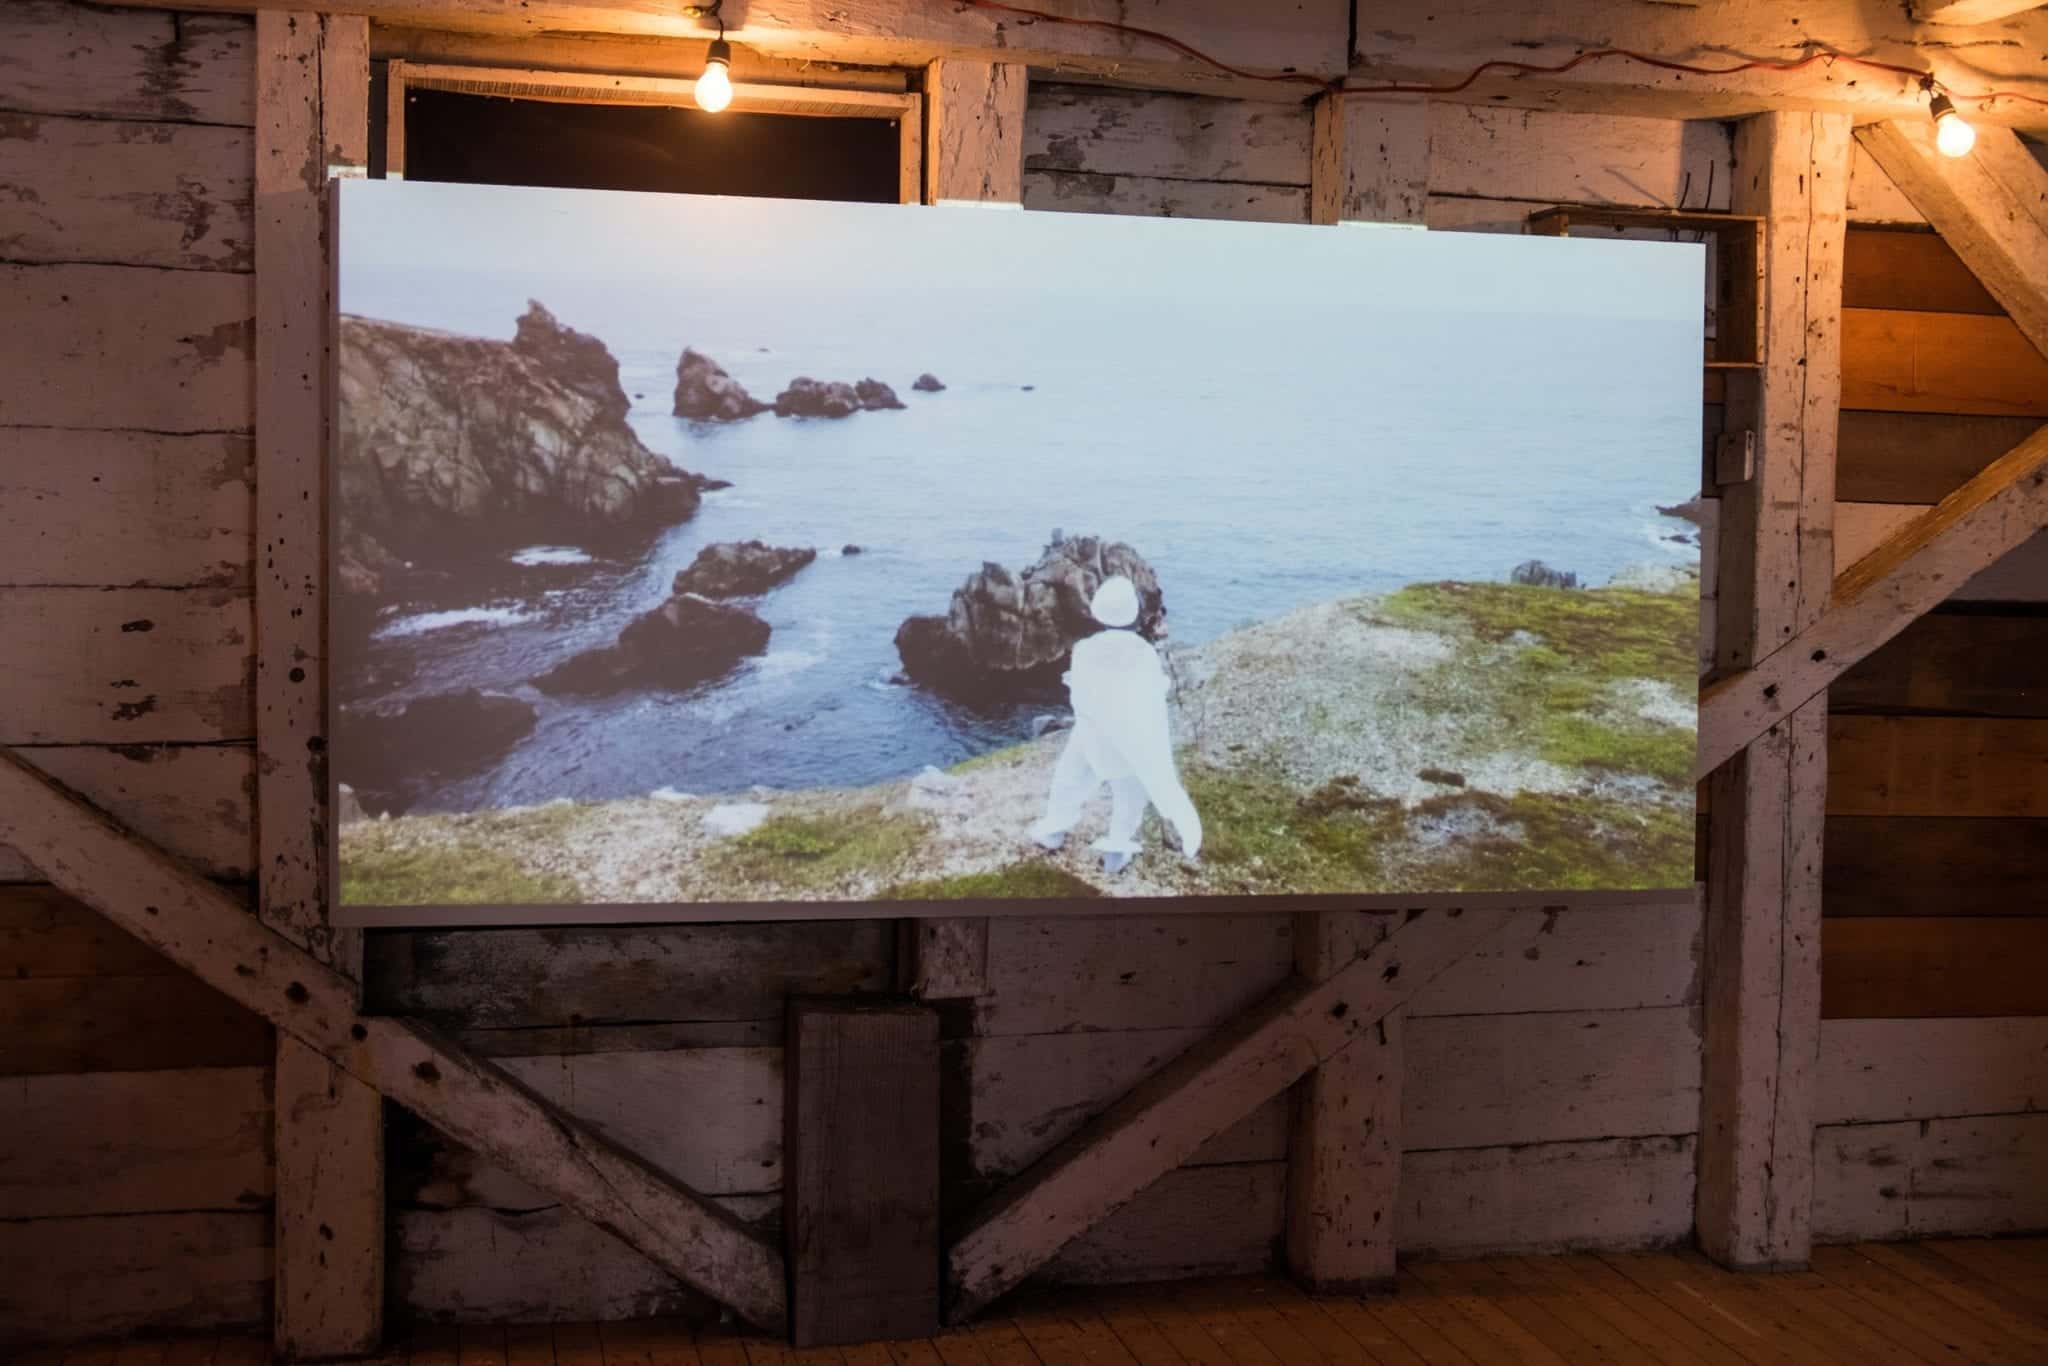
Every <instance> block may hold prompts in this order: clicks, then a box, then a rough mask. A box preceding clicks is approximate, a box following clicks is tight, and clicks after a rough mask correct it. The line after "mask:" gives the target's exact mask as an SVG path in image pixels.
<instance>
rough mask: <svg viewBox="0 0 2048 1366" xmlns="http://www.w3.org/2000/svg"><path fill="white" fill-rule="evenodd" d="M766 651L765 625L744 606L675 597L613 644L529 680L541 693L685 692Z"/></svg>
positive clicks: (631, 624) (630, 624) (637, 621)
mask: <svg viewBox="0 0 2048 1366" xmlns="http://www.w3.org/2000/svg"><path fill="white" fill-rule="evenodd" d="M767 649H768V623H767V622H765V621H763V620H761V618H759V617H757V616H755V615H754V614H753V613H752V612H749V611H748V610H747V609H746V608H744V607H731V606H728V605H726V604H724V603H718V602H710V601H708V600H706V599H704V598H700V597H697V596H695V595H694V594H688V593H678V594H677V595H675V596H674V597H672V598H670V599H669V600H668V601H667V602H665V603H663V604H662V605H661V606H659V607H657V608H655V609H654V610H653V611H652V612H648V613H645V614H644V615H642V616H639V617H635V618H634V619H633V620H632V621H631V622H628V623H627V625H626V629H625V630H623V631H621V632H619V639H618V643H617V644H614V645H601V646H599V647H598V648H596V649H594V650H585V651H584V652H583V653H582V654H579V655H572V656H571V657H569V658H568V659H566V660H564V661H563V662H562V663H560V664H557V665H556V666H555V667H554V668H552V669H550V670H548V671H547V672H546V673H544V674H542V675H541V676H540V677H539V678H536V679H534V680H533V686H535V687H536V688H539V689H540V690H541V691H542V692H544V693H610V692H619V691H621V690H622V689H625V688H688V687H693V686H695V685H696V684H699V683H702V682H705V681H706V680H708V679H713V678H716V677H718V676H719V675H720V674H722V673H724V672H725V671H726V670H728V669H730V668H732V666H733V665H735V664H737V663H739V662H740V661H741V660H742V659H745V658H747V657H748V656H750V655H758V654H764V653H766V652H767Z"/></svg>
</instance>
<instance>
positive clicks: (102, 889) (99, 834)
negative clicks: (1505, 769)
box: [0, 751, 787, 1334]
mask: <svg viewBox="0 0 2048 1366" xmlns="http://www.w3.org/2000/svg"><path fill="white" fill-rule="evenodd" d="M0 841H4V842H5V843H7V844H9V845H12V846H14V847H15V848H17V849H19V850H21V851H22V852H23V853H24V854H26V855H27V856H28V857H29V858H30V859H32V860H33V861H34V862H35V865H36V867H37V868H39V869H41V870H42V871H43V873H44V874H46V875H47V876H48V877H49V879H50V881H52V882H54V883H55V884H56V885H57V886H59V887H61V888H63V889H64V890H65V891H67V892H69V893H70V894H71V895H73V896H75V897H77V898H78V899H79V900H80V901H83V902H85V903H86V904H87V905H89V906H91V907H92V908H93V909H94V910H96V911H98V912H100V913H101V914H102V915H104V916H106V917H107V918H108V919H110V920H112V921H113V922H114V923H115V924H117V925H119V926H120V927H121V928H122V929H124V930H126V931H128V932H129V933H130V934H132V935H134V936H135V937H136V938H138V939H140V940H142V941H143V942H144V943H146V944H148V945H149V946H150V947H152V948H154V949H156V950H157V951H158V952H159V953H162V954H163V955H164V956H165V957H167V958H169V959H170V960H171V961H173V962H175V963H177V964H179V965H180V966H181V967H184V968H186V969H188V970H189V971H191V972H193V973H194V974H196V975H197V976H199V977H200V978H201V979H202V980H204V981H205V982H207V983H208V984H209V985H211V986H212V987H214V988H215V989H216V990H218V991H220V992H221V993H222V994H224V995H226V996H228V997H230V998H232V999H234V1000H236V1001H239V1002H240V1003H241V1004H243V1005H245V1006H247V1007H248V1008H249V1009H251V1010H254V1011H256V1012H257V1013H258V1014H260V1015H262V1016H264V1017H265V1018H266V1019H268V1020H269V1021H270V1022H271V1023H272V1024H274V1025H276V1026H277V1028H278V1029H280V1030H282V1031H284V1032H285V1033H287V1034H290V1035H291V1036H292V1037H293V1038H295V1039H297V1040H299V1041H300V1042H301V1043H304V1044H305V1045H306V1046H307V1047H308V1048H310V1049H311V1050H313V1051H314V1052H315V1053H317V1054H318V1055H319V1056H320V1057H322V1058H324V1059H325V1060H327V1061H328V1062H330V1063H333V1064H334V1065H335V1066H336V1067H338V1068H340V1069H341V1070H342V1071H344V1072H346V1073H348V1074H349V1075H350V1076H351V1077H353V1078H355V1079H356V1080H357V1081H359V1082H362V1083H363V1084H365V1085H367V1086H371V1087H374V1088H375V1089H376V1090H377V1091H379V1092H381V1093H383V1094H384V1095H386V1096H388V1097H390V1098H391V1099H393V1100H395V1101H397V1102H398V1103H399V1104H401V1105H404V1106H405V1107H406V1108H407V1109H410V1110H412V1111H414V1112H416V1113H417V1114H419V1115H420V1116H421V1117H422V1118H424V1119H426V1120H427V1121H428V1122H429V1123H432V1124H433V1125H435V1126H436V1127H437V1128H439V1129H441V1130H443V1131H444V1132H446V1133H447V1134H448V1135H449V1136H450V1137H452V1138H454V1139H456V1140H457V1141H459V1142H461V1143H464V1144H466V1145H468V1146H469V1147H471V1148H474V1149H476V1151H477V1152H478V1153H479V1154H480V1155H481V1156H482V1157H484V1158H486V1159H487V1160H489V1161H491V1162H493V1163H496V1164H498V1165H500V1166H502V1167H504V1168H506V1169H507V1170H509V1171H511V1172H512V1173H513V1174H514V1175H516V1176H518V1177H520V1178H521V1179H523V1180H525V1181H528V1182H530V1183H531V1184H533V1185H534V1186H537V1187H538V1188H540V1189H541V1190H544V1191H547V1192H548V1193H550V1194H552V1195H553V1196H555V1197H556V1198H557V1199H559V1200H561V1201H562V1203H563V1204H564V1205H566V1206H567V1207H568V1208H570V1209H571V1210H574V1211H575V1212H576V1213H577V1214H580V1215H582V1216H583V1217H584V1218H586V1219H589V1220H591V1221H592V1222H593V1223H596V1224H597V1225H599V1226H600V1227H602V1228H604V1229H607V1230H608V1231H610V1232H611V1233H613V1234H614V1235H616V1236H617V1237H618V1238H620V1239H621V1240H622V1241H624V1242H625V1243H626V1244H627V1245H628V1246H630V1247H633V1248H635V1249H637V1250H638V1251H639V1252H641V1253H642V1254H644V1255H645V1256H647V1257H648V1258H649V1259H651V1260H652V1261H653V1262H654V1263H655V1264H656V1265H658V1266H660V1267H661V1268H662V1269H664V1270H665V1271H667V1272H668V1273H669V1274H670V1275H673V1276H675V1277H677V1278H678V1279H680V1280H682V1281H684V1282H686V1283H687V1284H689V1285H691V1286H694V1287H695V1288H697V1289H698V1290H701V1291H703V1292H704V1293H705V1294H707V1295H710V1296H711V1297H712V1298H714V1299H716V1300H718V1301H720V1302H721V1303H724V1304H728V1305H730V1306H732V1308H733V1309H734V1310H736V1311H737V1312H738V1313H739V1314H740V1315H741V1316H742V1317H744V1318H745V1319H747V1320H748V1321H749V1322H751V1323H754V1324H756V1325H758V1326H760V1327H761V1328H764V1329H766V1330H768V1331H770V1332H773V1333H778V1334H779V1333H781V1332H783V1331H784V1330H785V1327H786V1303H787V1296H786V1292H785V1290H784V1286H783V1264H782V1256H781V1254H780V1253H779V1252H778V1251H777V1250H776V1249H775V1247H773V1246H772V1245H771V1244H770V1243H768V1242H767V1241H766V1240H765V1239H763V1238H762V1237H761V1236H760V1235H758V1234H757V1233H755V1232H754V1231H753V1230H751V1229H749V1228H747V1227H746V1226H745V1225H743V1224H741V1223H740V1222H739V1221H738V1220H737V1219H736V1218H734V1217H733V1216H732V1215H730V1214H728V1213H726V1212H725V1211H724V1210H722V1209H720V1208H718V1207H717V1206H716V1205H714V1204H712V1203H711V1202H709V1201H707V1200H706V1199H705V1198H704V1197H702V1196H700V1195H698V1194H696V1193H695V1192H693V1191H691V1190H689V1189H688V1188H686V1187H684V1186H681V1185H679V1184H678V1183H676V1182H675V1181H673V1180H671V1179H670V1178H668V1177H667V1176H664V1175H663V1174H662V1173H660V1172H658V1171H656V1170H655V1169H654V1168H653V1167H651V1166H649V1165H648V1164H647V1163H646V1162H645V1161H643V1160H642V1159H640V1158H639V1157H636V1156H634V1155H633V1154H631V1153H629V1152H627V1151H625V1150H624V1149H622V1148H619V1147H617V1146H616V1145H614V1144H613V1143H611V1142H610V1141H608V1140H607V1139H605V1138H603V1137H601V1136H600V1135H598V1134H597V1133H595V1132H594V1131H592V1130H591V1129H590V1128H589V1127H588V1126H586V1125H584V1124H583V1123H581V1122H580V1121H578V1120H577V1119H576V1118H575V1117H574V1116H573V1115H570V1114H568V1113H567V1112H565V1111H563V1110H562V1109H560V1108H559V1107H557V1106H555V1105H553V1104H551V1103H549V1102H548V1101H546V1100H543V1099H542V1098H541V1097H540V1096H538V1095H536V1094H535V1093H534V1092H533V1091H532V1090H531V1089H529V1088H528V1087H526V1086H524V1085H523V1084H521V1083H519V1082H518V1081H515V1080H514V1079H513V1078H511V1077H510V1076H508V1075H506V1074H505V1073H504V1072H503V1071H502V1070H500V1069H499V1068H497V1067H495V1066H493V1065H492V1064H490V1063H488V1062H485V1061H484V1060H482V1059H481V1058H478V1057H477V1056H475V1055H474V1054H473V1053H471V1052H470V1051H469V1050H468V1049H466V1048H464V1047H462V1046H461V1045H459V1044H456V1043H453V1042H451V1041H449V1040H447V1039H445V1038H442V1037H440V1036H438V1035H436V1034H434V1033H432V1032H431V1031H429V1030H427V1029H425V1028H424V1027H422V1026H420V1025H417V1024H414V1023H412V1022H410V1021H407V1020H402V1019H397V1018H393V1017H390V1016H377V1015H364V1014H362V1013H360V1012H359V1011H358V1009H357V1007H356V986H355V983H354V982H352V981H350V980H349V979H348V978H346V977H344V976H342V975H341V974H340V973H339V972H337V971H335V970H334V969H333V968H332V967H330V966H328V965H327V964H325V963H323V962H321V961H320V960H319V959H318V958H316V957H315V956H314V955H312V954H311V953H308V952H307V951H306V950H304V949H302V948H300V947H299V946H298V945H296V944H294V943H293V942H292V941H291V940H289V939H287V938H286V937H285V936H284V935H282V934H280V933H278V932H277V931H276V930H273V929H270V928H268V927H266V926H265V925H263V924H262V922H260V921H259V920H257V919H256V918H255V917H253V916H251V915H249V914H248V913H247V912H246V911H245V910H244V909H243V906H242V904H241V902H239V901H238V900H236V899H235V898H234V897H233V896H232V895H230V894H229V893H228V892H226V891H224V890H222V889H221V888H220V887H218V886H216V885H215V884H214V883H211V882H209V881H207V880H206V879H205V878H203V877H201V876H199V875H198V874H197V873H195V872H193V871H192V870H190V869H189V868H187V867H185V866H184V865H183V864H181V863H179V862H178V861H176V860H175V859H173V858H171V857H170V856H169V855H167V854H165V853H163V852H162V851H161V850H159V849H157V848H155V847H154V846H151V845H148V844H145V843H143V842H142V841H140V840H137V839H136V838H135V837H134V836H132V835H131V834H129V833H128V832H127V831H126V830H123V829H122V828H121V827H120V826H118V825H116V824H115V823H114V822H113V821H112V820H110V819H109V818H108V817H107V816H106V815H104V814H103V813H101V812H100V811H99V810H97V809H96V808H94V807H92V806H90V805H88V804H87V803H85V802H83V801H81V800H79V799H78V798H77V797H75V796H73V795H72V794H70V793H69V792H67V791H65V790H64V789H63V788H61V787H59V786H58V785H57V784H56V783H54V782H52V781H51V780H50V779H48V778H46V777H44V776H43V775H42V774H41V773H39V772H37V771H36V770H35V769H34V768H33V767H31V766H30V765H29V764H27V763H25V762H24V761H22V760H21V759H20V758H18V757H17V756H16V755H14V754H13V753H12V752H8V751H0Z"/></svg>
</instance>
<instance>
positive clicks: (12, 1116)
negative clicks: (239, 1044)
mask: <svg viewBox="0 0 2048 1366" xmlns="http://www.w3.org/2000/svg"><path fill="white" fill-rule="evenodd" d="M0 1108H4V1109H5V1110H6V1111H7V1116H8V1122H7V1123H6V1124H5V1125H4V1126H0V1220H8V1219H63V1218H80V1217H85V1216H90V1215H103V1214H158V1213H169V1212H173V1211H180V1210H255V1209H261V1208H262V1207H263V1206H264V1205H265V1204H267V1203H268V1202H269V1199H270V1145H269V1141H268V1140H269V1129H270V1087H269V1075H268V1073H267V1072H266V1071H265V1070H264V1069H263V1068H261V1067H216V1068H188V1069H184V1070H180V1071H165V1072H100V1073H94V1074H88V1075H84V1076H43V1077H10V1078H7V1079H6V1080H4V1081H0Z"/></svg>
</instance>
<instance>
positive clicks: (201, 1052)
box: [0, 973, 271, 1076]
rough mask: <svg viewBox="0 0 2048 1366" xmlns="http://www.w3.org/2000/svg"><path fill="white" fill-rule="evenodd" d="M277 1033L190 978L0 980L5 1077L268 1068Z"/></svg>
mask: <svg viewBox="0 0 2048 1366" xmlns="http://www.w3.org/2000/svg"><path fill="white" fill-rule="evenodd" d="M270 1049H271V1030H270V1026H269V1025H267V1024H265V1023H264V1022H263V1020H262V1019H261V1018H260V1017H258V1016H257V1015H254V1014H252V1013H251V1012H250V1011H249V1010H247V1009H245V1008H244V1007H242V1006H240V1005H238V1004H236V1003H235V1002H233V1001H231V1000H229V999H228V998H227V997H225V996H223V995H221V994H220V993H219V992H217V991H215V990H214V989H213V988H212V987H209V986H208V985H206V984H205V983H204V982H201V981H199V980H198V979H196V978H194V977H192V976H190V975H189V974H183V975H180V974H172V975H165V974H162V973H147V974H142V975H137V976H119V977H116V976H96V977H40V978H28V979H14V980H9V981H0V1076H51V1075H56V1074H61V1073H68V1072H157V1071H176V1070H179V1069H184V1068H194V1067H261V1066H267V1065H268V1064H269V1062H270Z"/></svg>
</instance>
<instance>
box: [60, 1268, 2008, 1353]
mask: <svg viewBox="0 0 2048 1366" xmlns="http://www.w3.org/2000/svg"><path fill="white" fill-rule="evenodd" d="M268 1359H269V1354H268V1350H267V1346H266V1344H264V1343H263V1342H262V1341H261V1340H260V1339H255V1338H245V1337H200V1338H188V1339H181V1340H176V1341H170V1342H164V1341H154V1342H131V1343H127V1344H118V1345H117V1344H105V1343H101V1344H94V1345H88V1346H82V1347H73V1348H69V1349H64V1348H53V1349H45V1350H43V1351H40V1352H31V1353H29V1354H28V1355H27V1356H25V1357H23V1358H21V1360H22V1362H23V1363H24V1366H28V1363H34V1366H142V1363H148V1366H240V1364H241V1363H249V1364H250V1366H254V1363H259V1362H263V1361H267V1360H268ZM2043 1359H2048V1238H2040V1237H2035V1238H2013V1239H1990V1238H1964V1239H1944V1240H1939V1241H1929V1242H1921V1243H1865V1244H1856V1245H1852V1246H1840V1247H1827V1248H1820V1249H1816V1251H1815V1255H1814V1267H1813V1269H1812V1270H1810V1271H1805V1272H1794V1273H1785V1274H1780V1275H1771V1276H1766V1275H1755V1274H1745V1273H1737V1272H1729V1271H1724V1270H1722V1269H1721V1268H1719V1267H1716V1266H1714V1265H1713V1264H1712V1263H1710V1262H1708V1261H1707V1260H1706V1259H1705V1258H1703V1257H1701V1256H1700V1255H1699V1254H1698V1253H1696V1252H1693V1251H1690V1250H1679V1251H1668V1252H1638V1253H1576V1254H1571V1255H1564V1256H1551V1257H1494V1258H1485V1259H1480V1260H1473V1261H1445V1262H1421V1263H1417V1264H1415V1265H1414V1266H1412V1267H1405V1268H1404V1269H1403V1273H1402V1276H1401V1290H1400V1293H1398V1294H1396V1295H1392V1296H1383V1297H1374V1298H1370V1299H1356V1298H1352V1297H1349V1296H1327V1297H1322V1298H1311V1297H1310V1296H1308V1295H1306V1294H1304V1293H1303V1292H1301V1291H1300V1290H1298V1289H1296V1288H1295V1287H1294V1286H1293V1285H1292V1284H1290V1283H1289V1282H1287V1281H1284V1280H1281V1279H1279V1278H1277V1277H1259V1276H1248V1277H1236V1278H1230V1279H1216V1280H1200V1281H1183V1282H1159V1283H1153V1284H1147V1285H1126V1286H1113V1287H1106V1288H1091V1289H1082V1288H1056V1289H1046V1290H1038V1291H1031V1292H1026V1293H1025V1294H1023V1295H1020V1296H1018V1297H1016V1298H1015V1299H1014V1300H1012V1301H1010V1302H1007V1303H1006V1305H1005V1306H1004V1307H1003V1308H1001V1309H1000V1310H999V1311H998V1312H996V1313H994V1314H991V1315H988V1316H985V1317H984V1318H982V1319H980V1320H978V1321H976V1322H975V1323H972V1324H969V1325H967V1326H966V1327H964V1328H961V1329H957V1330H954V1331H951V1332H947V1333H943V1334H941V1335H939V1336H937V1337H934V1338H923V1339H914V1340H908V1341H901V1342H888V1343H867V1344H863V1345H860V1346H853V1347H825V1348H811V1349H808V1350H798V1349H793V1348H791V1347H789V1346H787V1345H786V1344H784V1343H782V1342H780V1341H775V1340H770V1339H766V1338H762V1337H758V1336H750V1335H742V1334H736V1333H732V1332H730V1331H727V1330H722V1329H716V1328H710V1329H706V1328H697V1327H693V1326H692V1325H690V1324H687V1323H683V1322H679V1321H674V1320H659V1319H642V1320H634V1321H628V1322H616V1323H604V1324H587V1323H586V1324H555V1325H548V1324H529V1325H509V1326H508V1325H498V1324H489V1325H473V1326H463V1327H453V1326H443V1327H426V1328H421V1329H418V1330H416V1331H415V1332H414V1333H413V1334H412V1336H411V1337H410V1338H409V1339H407V1340H403V1341H400V1342H399V1343H397V1344H396V1345H394V1346H393V1347H391V1348H389V1349H388V1350H386V1351H385V1352H384V1353H383V1354H382V1355H381V1356H376V1357H372V1358H370V1359H369V1360H370V1361H371V1362H373V1363H377V1366H1068V1363H1077V1364H1079V1363H1086V1364H1087V1366H1210V1364H1211V1363H1215V1366H1230V1363H1238V1362H1244V1363H1269V1364H1271V1366H1297V1363H1301V1364H1303V1366H1311V1364H1320V1363H1331V1366H1336V1363H1362V1364H1363V1366H1437V1364H1438V1363H1442V1364H1443V1366H1485V1364H1486V1363H1491V1362H1501V1363H1517V1362H1529V1363H1544V1364H1545V1366H1556V1363H1558V1362H1567V1363H1571V1366H1578V1363H1580V1362H1593V1363H1600V1362H1639V1361H1652V1360H1653V1361H1660V1362H1672V1363H1683V1366H1863V1363H1865V1362H1873V1363H1897V1364H1898V1366H1921V1363H1934V1362H1941V1361H1955V1360H1961V1361H1979V1362H2018V1361H2032V1360H2043Z"/></svg>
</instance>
